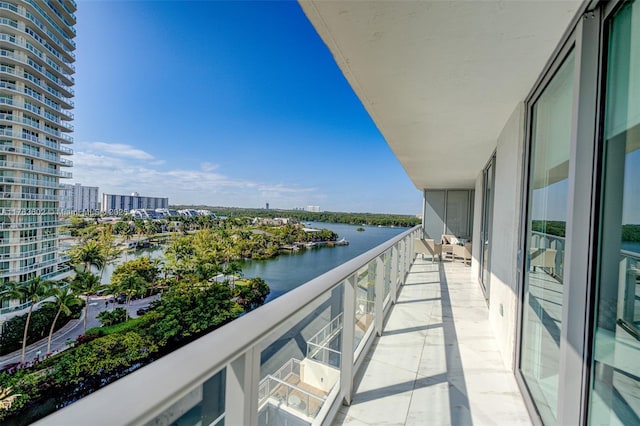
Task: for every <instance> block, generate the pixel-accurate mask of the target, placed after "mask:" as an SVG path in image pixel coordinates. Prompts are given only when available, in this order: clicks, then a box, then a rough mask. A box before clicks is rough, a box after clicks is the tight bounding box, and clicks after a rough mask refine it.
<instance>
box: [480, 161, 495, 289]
mask: <svg viewBox="0 0 640 426" xmlns="http://www.w3.org/2000/svg"><path fill="white" fill-rule="evenodd" d="M495 180H496V157H495V155H494V156H492V157H491V160H489V164H488V165H487V167H485V169H484V173H483V188H482V191H483V194H482V228H481V230H480V240H481V241H480V247H481V250H480V263H481V265H480V283H481V284H482V287H483V288H484V294H485V297H486V298H487V299H488V298H489V286H490V281H491V234H492V232H493V226H492V225H493V199H494V195H493V188H494V187H495Z"/></svg>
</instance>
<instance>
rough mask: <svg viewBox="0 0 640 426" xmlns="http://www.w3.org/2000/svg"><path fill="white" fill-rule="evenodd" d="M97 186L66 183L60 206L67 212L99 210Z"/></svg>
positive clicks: (98, 189)
mask: <svg viewBox="0 0 640 426" xmlns="http://www.w3.org/2000/svg"><path fill="white" fill-rule="evenodd" d="M99 191H100V188H99V187H97V186H83V185H81V184H79V183H76V184H75V185H64V188H63V189H62V199H61V201H60V208H61V209H62V210H63V211H65V212H75V213H82V212H84V213H91V212H97V211H98V210H99V205H98V192H99Z"/></svg>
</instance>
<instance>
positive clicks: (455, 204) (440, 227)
mask: <svg viewBox="0 0 640 426" xmlns="http://www.w3.org/2000/svg"><path fill="white" fill-rule="evenodd" d="M474 193H475V191H473V190H466V189H447V190H427V191H425V194H424V197H425V220H424V228H425V233H426V235H427V238H430V239H433V240H435V241H436V242H440V240H441V238H442V235H443V234H447V235H455V236H457V237H460V238H464V239H466V240H469V239H470V238H471V227H472V223H473V201H472V200H473V198H474Z"/></svg>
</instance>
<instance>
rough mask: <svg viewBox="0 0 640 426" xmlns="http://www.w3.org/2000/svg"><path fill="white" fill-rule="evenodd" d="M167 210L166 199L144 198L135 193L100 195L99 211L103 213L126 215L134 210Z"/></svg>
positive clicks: (167, 201) (167, 200)
mask: <svg viewBox="0 0 640 426" xmlns="http://www.w3.org/2000/svg"><path fill="white" fill-rule="evenodd" d="M166 208H169V198H167V197H145V196H143V195H140V194H138V193H137V192H134V193H132V194H131V195H116V194H102V204H100V209H101V211H102V212H104V213H109V214H120V213H128V212H130V211H131V210H136V209H152V210H155V209H166Z"/></svg>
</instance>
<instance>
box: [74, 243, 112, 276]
mask: <svg viewBox="0 0 640 426" xmlns="http://www.w3.org/2000/svg"><path fill="white" fill-rule="evenodd" d="M70 255H71V261H72V262H73V263H74V264H76V265H79V264H81V265H83V266H84V272H90V271H91V267H92V266H93V267H95V268H96V269H98V270H101V269H102V268H104V266H105V264H106V261H105V253H104V248H103V246H102V245H101V244H100V243H98V242H97V241H94V240H86V241H84V242H83V243H82V244H79V245H77V246H75V247H74V248H72V249H71V252H70Z"/></svg>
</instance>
